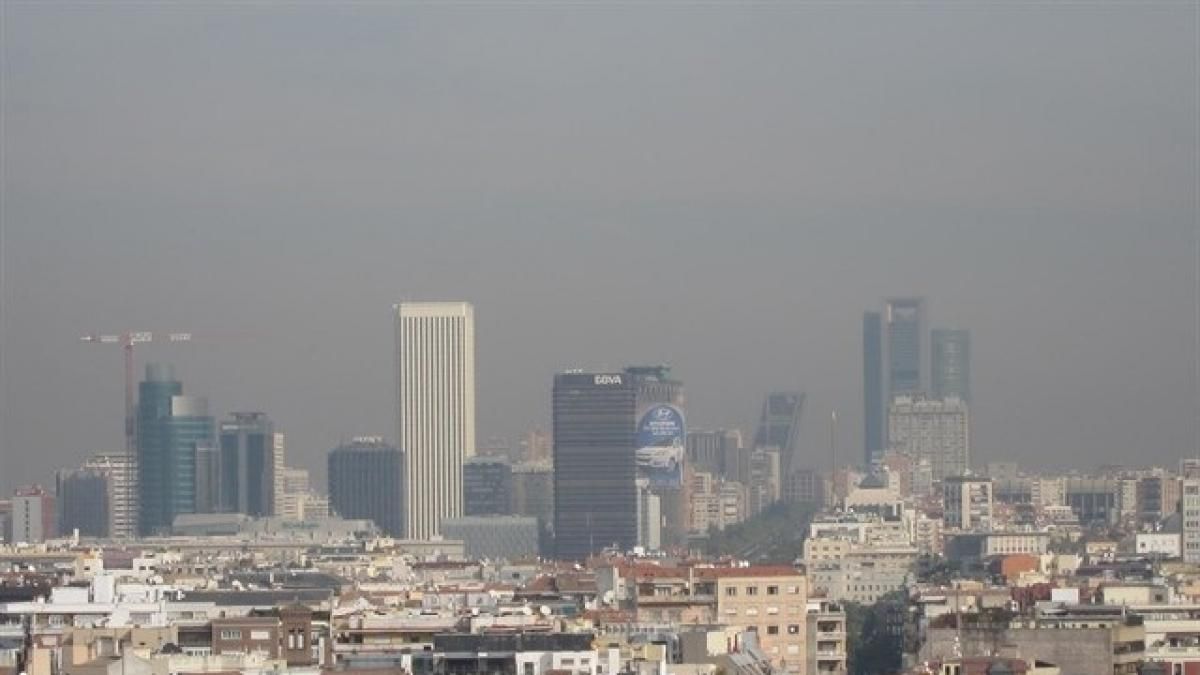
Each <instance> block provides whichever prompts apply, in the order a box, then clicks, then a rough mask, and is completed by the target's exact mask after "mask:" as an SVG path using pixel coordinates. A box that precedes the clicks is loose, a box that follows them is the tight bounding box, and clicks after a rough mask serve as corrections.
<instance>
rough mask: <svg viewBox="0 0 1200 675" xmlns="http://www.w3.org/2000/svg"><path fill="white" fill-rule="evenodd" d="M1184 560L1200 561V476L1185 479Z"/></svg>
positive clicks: (1190, 561) (1187, 561) (1186, 561)
mask: <svg viewBox="0 0 1200 675" xmlns="http://www.w3.org/2000/svg"><path fill="white" fill-rule="evenodd" d="M1183 561H1184V562H1185V563H1200V478H1185V479H1183Z"/></svg>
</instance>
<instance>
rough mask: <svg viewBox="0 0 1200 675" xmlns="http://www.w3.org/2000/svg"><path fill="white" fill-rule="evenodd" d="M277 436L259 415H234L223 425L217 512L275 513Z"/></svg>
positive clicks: (260, 414)
mask: <svg viewBox="0 0 1200 675" xmlns="http://www.w3.org/2000/svg"><path fill="white" fill-rule="evenodd" d="M275 436H276V433H275V425H274V424H273V423H272V422H271V419H270V418H269V417H267V416H266V415H265V414H263V413H260V412H235V413H232V414H231V416H230V419H227V420H224V421H222V422H221V445H220V460H219V463H218V466H219V467H220V481H219V483H218V486H217V494H218V495H219V499H218V509H217V510H219V511H221V512H224V513H244V514H246V515H247V516H251V517H255V518H261V517H263V516H270V515H274V514H275V503H274V502H275V483H276V477H275V463H276V448H275ZM280 458H282V457H280Z"/></svg>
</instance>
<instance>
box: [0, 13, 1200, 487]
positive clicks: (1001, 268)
mask: <svg viewBox="0 0 1200 675" xmlns="http://www.w3.org/2000/svg"><path fill="white" fill-rule="evenodd" d="M0 8H2V9H0V11H2V12H3V33H2V35H0V43H2V44H3V53H2V55H0V57H2V60H3V63H2V66H3V73H2V74H3V80H2V85H0V106H2V109H0V112H2V114H3V127H2V130H0V137H2V140H3V175H2V178H0V180H2V182H3V195H2V200H0V202H2V203H0V208H2V209H3V210H2V212H0V225H2V236H0V261H2V274H0V299H2V305H0V310H2V311H0V380H2V381H0V396H2V399H0V490H4V491H8V490H11V489H12V488H13V487H14V486H16V485H20V484H25V483H31V482H39V483H42V484H48V483H51V482H52V472H53V470H54V469H56V468H58V467H62V466H72V465H76V464H78V463H79V462H80V461H82V460H83V459H84V458H85V457H87V456H89V455H91V454H93V453H96V452H100V451H118V450H120V449H122V448H123V444H124V440H123V436H122V430H123V428H122V415H123V397H122V366H121V363H122V362H121V354H120V349H117V348H115V347H112V346H105V348H101V347H98V346H95V345H88V344H81V343H80V342H79V339H78V338H79V336H80V335H83V334H85V333H91V332H102V333H114V332H120V331H123V330H150V331H167V332H169V331H187V332H191V333H192V334H193V336H194V340H193V342H191V343H187V344H177V345H157V344H151V345H145V346H140V347H139V351H138V360H139V364H140V365H139V369H140V368H141V367H142V366H144V364H145V363H147V362H150V361H166V362H170V363H173V364H175V366H176V372H177V374H178V375H179V377H180V379H182V381H183V383H184V388H185V391H186V392H187V393H191V394H198V395H204V396H207V397H208V398H209V399H210V402H211V407H212V412H213V413H214V414H215V415H218V416H221V415H224V414H225V413H226V412H228V411H233V410H262V411H265V412H267V413H268V414H269V415H270V416H271V417H272V418H273V419H274V420H275V422H276V423H277V425H278V427H279V429H280V430H281V431H283V432H284V433H286V434H287V438H288V448H287V452H288V456H289V462H290V463H294V464H295V465H298V466H305V467H310V468H312V469H314V470H315V471H316V472H317V473H318V475H320V473H321V472H322V471H323V463H324V458H325V453H326V451H328V450H329V449H330V448H332V447H333V446H335V445H336V444H337V443H338V442H339V440H342V439H346V438H349V437H351V436H355V435H361V434H381V435H385V436H388V437H390V436H392V435H393V430H394V423H395V418H394V414H395V413H394V410H393V409H394V405H395V400H394V397H395V393H394V391H393V388H394V381H393V378H394V375H393V372H392V365H393V355H392V350H393V346H394V342H393V327H392V316H391V307H392V305H393V304H394V303H396V302H399V301H402V300H443V299H447V300H466V301H470V302H471V303H473V304H474V307H475V311H476V325H477V348H478V352H477V358H476V364H477V368H478V395H477V397H478V437H479V440H480V442H481V443H486V441H487V439H489V438H491V437H494V436H501V437H505V438H507V439H508V440H509V441H510V442H511V443H516V442H517V441H518V440H519V436H520V434H521V433H522V432H524V431H525V430H526V429H528V428H529V427H532V426H534V425H539V426H541V427H543V428H548V427H549V424H550V421H549V407H550V403H549V400H550V385H551V378H552V375H553V373H554V372H555V371H557V370H561V369H564V368H572V367H585V368H614V369H616V368H620V367H623V366H625V365H627V364H631V363H660V362H665V363H669V364H671V366H672V368H673V373H674V375H675V376H677V377H678V378H679V379H680V380H682V381H683V382H684V384H685V386H686V392H687V412H688V423H689V425H690V426H692V427H699V428H712V427H717V426H738V427H741V428H743V429H745V430H748V429H750V428H751V423H752V421H753V419H754V417H755V416H756V414H757V410H758V406H759V405H760V404H761V401H762V397H763V395H764V394H765V393H766V392H767V391H769V390H772V389H781V388H782V389H797V390H803V391H805V392H807V393H808V410H807V411H806V414H805V429H804V442H805V443H807V444H808V447H811V448H812V452H813V453H816V454H819V455H820V456H821V457H825V456H826V453H827V450H826V444H827V442H828V441H827V434H828V428H827V421H826V420H827V418H828V415H829V412H830V411H831V410H835V409H836V410H837V411H838V414H839V419H840V424H839V428H838V436H839V439H838V445H839V448H840V453H841V456H842V458H843V459H844V460H845V461H847V462H852V461H857V460H858V459H859V458H860V457H861V455H862V439H861V436H862V390H861V387H862V360H861V359H862V347H861V332H860V331H861V320H862V312H863V311H864V310H867V309H875V308H877V307H878V306H879V302H880V300H881V298H883V297H886V296H893V295H919V296H923V297H924V298H926V300H927V302H928V304H929V326H930V327H963V328H969V329H970V330H971V336H972V358H973V361H974V362H973V364H972V382H971V388H972V395H973V398H972V411H971V412H972V418H971V424H972V433H973V438H972V455H973V461H975V462H977V463H978V462H985V461H988V460H1000V459H1006V460H1013V461H1018V462H1021V463H1022V464H1025V465H1029V466H1033V467H1038V466H1079V467H1081V468H1084V467H1091V466H1095V465H1097V464H1102V463H1117V462H1122V463H1137V464H1148V463H1160V464H1165V465H1171V464H1174V463H1175V462H1176V461H1177V460H1178V459H1179V458H1180V457H1182V456H1192V455H1195V454H1196V453H1197V443H1196V437H1197V424H1196V409H1197V392H1196V381H1197V379H1196V366H1195V364H1196V347H1195V344H1196V342H1195V341H1196V337H1197V335H1196V331H1197V329H1196V321H1197V319H1196V316H1197V314H1196V312H1197V310H1196V306H1197V304H1196V303H1197V300H1198V297H1197V278H1196V267H1195V266H1196V243H1195V241H1196V234H1195V232H1196V228H1197V218H1198V215H1200V214H1198V207H1197V203H1198V202H1197V181H1198V179H1200V175H1198V171H1197V157H1198V156H1200V154H1198V153H1200V138H1198V134H1197V126H1196V125H1197V119H1198V118H1200V105H1198V94H1197V92H1198V75H1200V67H1198V63H1200V60H1198V56H1200V52H1198V51H1197V49H1198V44H1200V41H1198V35H1197V25H1196V21H1195V18H1196V14H1195V8H1194V6H1192V5H1190V4H1187V3H1179V4H1165V3H1164V4H1157V5H1152V6H1142V5H1134V4H1119V5H1118V4H1098V3H1097V4H1082V3H1076V4H1070V5H1066V6H1051V5H1034V4H1022V5H1020V6H1014V7H1009V6H998V5H971V6H959V5H957V4H938V3H930V4H910V3H904V4H898V5H895V6H889V5H871V6H869V7H868V6H866V5H858V6H852V7H838V6H833V5H827V4H809V5H784V4H764V5H748V6H747V5H741V4H737V5H734V4H721V3H712V4H700V3H697V4H688V3H681V4H669V5H665V6H664V5H660V6H642V5H636V4H616V5H611V6H606V5H600V4H572V5H567V6H557V7H556V6H548V5H539V4H525V3H520V4H516V3H514V4H504V5H495V6H492V5H470V4H466V5H452V6H447V7H443V6H436V5H432V4H398V5H383V4H365V3H356V4H349V5H344V6H343V5H328V6H315V5H309V4H302V5H295V6H289V5H274V4H245V5H236V4H222V5H219V6H215V7H209V6H205V5H201V4H192V5H182V4H176V3H163V4H161V5H152V4H133V3H126V4H112V5H101V4H82V3H79V4H47V3H34V2H29V3H19V2H6V3H3V4H2V5H0ZM139 375H140V372H139ZM316 483H317V484H320V481H316Z"/></svg>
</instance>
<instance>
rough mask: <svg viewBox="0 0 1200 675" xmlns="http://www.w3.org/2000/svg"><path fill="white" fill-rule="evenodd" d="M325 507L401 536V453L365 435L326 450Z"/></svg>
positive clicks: (402, 468)
mask: <svg viewBox="0 0 1200 675" xmlns="http://www.w3.org/2000/svg"><path fill="white" fill-rule="evenodd" d="M328 468H329V472H328V480H329V508H330V510H331V511H333V512H334V513H336V514H337V515H339V516H341V517H343V518H351V519H366V520H372V521H374V522H375V525H376V526H377V527H379V529H380V530H382V531H383V532H384V533H386V534H388V535H390V536H392V537H403V536H405V532H404V499H405V494H406V492H405V490H406V486H405V484H404V479H405V476H404V453H403V452H401V451H400V450H398V449H396V448H394V447H392V446H390V445H388V444H387V443H384V442H383V439H382V438H379V437H376V436H366V437H360V438H355V439H354V440H353V441H352V442H350V443H348V444H346V445H342V446H339V447H337V448H334V449H333V451H331V452H330V453H329V466H328Z"/></svg>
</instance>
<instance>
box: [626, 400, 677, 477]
mask: <svg viewBox="0 0 1200 675" xmlns="http://www.w3.org/2000/svg"><path fill="white" fill-rule="evenodd" d="M636 443H637V466H638V475H639V476H641V477H643V478H646V479H648V480H649V481H650V485H651V486H653V487H671V488H677V487H679V486H680V485H682V484H683V444H684V427H683V412H681V411H680V410H679V408H676V407H675V406H672V405H666V404H659V405H653V406H650V408H649V409H647V410H646V412H644V413H642V417H641V419H640V420H639V421H638V426H637V439H636Z"/></svg>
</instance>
